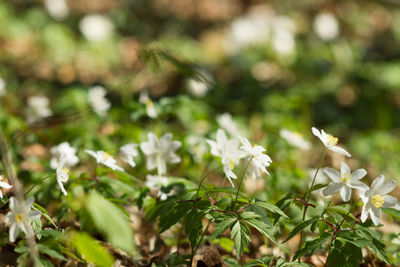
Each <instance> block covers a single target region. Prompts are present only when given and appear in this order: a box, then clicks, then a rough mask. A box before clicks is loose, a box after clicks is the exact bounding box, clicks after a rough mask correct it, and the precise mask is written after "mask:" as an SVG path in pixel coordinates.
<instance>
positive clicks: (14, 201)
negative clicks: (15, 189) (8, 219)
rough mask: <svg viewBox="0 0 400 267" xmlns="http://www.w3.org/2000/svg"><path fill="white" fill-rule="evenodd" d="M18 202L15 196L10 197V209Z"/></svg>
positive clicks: (15, 206) (14, 208)
mask: <svg viewBox="0 0 400 267" xmlns="http://www.w3.org/2000/svg"><path fill="white" fill-rule="evenodd" d="M18 204H19V203H18V200H17V199H16V198H15V197H10V210H16V208H17V207H18Z"/></svg>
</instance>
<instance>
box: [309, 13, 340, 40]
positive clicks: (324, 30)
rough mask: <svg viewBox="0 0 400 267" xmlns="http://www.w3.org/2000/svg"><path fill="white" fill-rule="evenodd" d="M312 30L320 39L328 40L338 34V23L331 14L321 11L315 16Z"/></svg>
mask: <svg viewBox="0 0 400 267" xmlns="http://www.w3.org/2000/svg"><path fill="white" fill-rule="evenodd" d="M314 31H315V32H316V33H317V35H318V37H319V38H321V39H322V40H324V41H330V40H333V39H335V38H336V37H337V36H338V35H339V23H338V21H337V19H336V17H335V16H334V15H333V14H331V13H327V12H323V13H320V14H318V15H317V16H316V17H315V20H314Z"/></svg>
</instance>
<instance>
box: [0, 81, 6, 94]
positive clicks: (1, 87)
mask: <svg viewBox="0 0 400 267" xmlns="http://www.w3.org/2000/svg"><path fill="white" fill-rule="evenodd" d="M5 94H6V81H5V80H3V79H2V78H1V77H0V96H3V95H5Z"/></svg>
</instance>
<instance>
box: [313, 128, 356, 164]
mask: <svg viewBox="0 0 400 267" xmlns="http://www.w3.org/2000/svg"><path fill="white" fill-rule="evenodd" d="M311 130H312V133H313V134H314V135H315V136H316V137H318V138H319V139H320V140H321V142H322V143H323V144H324V146H325V147H326V148H328V149H329V150H332V151H333V152H337V153H339V154H342V155H345V156H346V157H351V155H350V153H349V152H347V151H346V150H344V149H343V148H341V147H338V146H336V144H337V142H338V141H339V139H338V138H336V137H334V136H333V135H330V134H327V133H325V132H324V130H321V132H320V131H319V130H318V129H316V128H315V127H312V128H311Z"/></svg>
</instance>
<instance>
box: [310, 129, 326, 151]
mask: <svg viewBox="0 0 400 267" xmlns="http://www.w3.org/2000/svg"><path fill="white" fill-rule="evenodd" d="M311 131H312V133H313V134H314V135H315V136H316V137H318V138H319V139H320V140H321V142H322V143H323V144H324V145H325V146H326V144H325V140H324V139H323V138H322V135H321V132H320V131H319V130H318V129H317V128H315V127H312V128H311Z"/></svg>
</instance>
